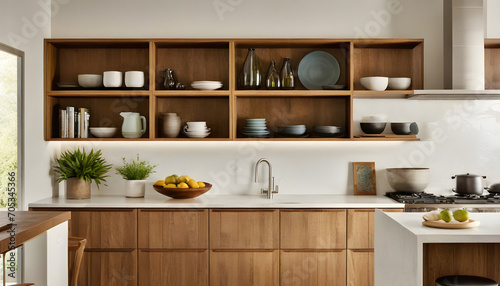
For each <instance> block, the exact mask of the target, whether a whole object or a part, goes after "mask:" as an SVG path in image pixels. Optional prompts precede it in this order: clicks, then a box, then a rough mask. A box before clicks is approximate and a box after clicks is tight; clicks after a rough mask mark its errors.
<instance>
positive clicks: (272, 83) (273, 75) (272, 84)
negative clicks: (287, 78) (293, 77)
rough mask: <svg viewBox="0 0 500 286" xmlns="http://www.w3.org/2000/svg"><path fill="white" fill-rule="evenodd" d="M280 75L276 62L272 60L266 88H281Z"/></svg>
mask: <svg viewBox="0 0 500 286" xmlns="http://www.w3.org/2000/svg"><path fill="white" fill-rule="evenodd" d="M280 86H281V84H280V76H279V74H278V71H277V70H276V62H275V61H271V64H269V69H268V70H267V74H266V89H280Z"/></svg>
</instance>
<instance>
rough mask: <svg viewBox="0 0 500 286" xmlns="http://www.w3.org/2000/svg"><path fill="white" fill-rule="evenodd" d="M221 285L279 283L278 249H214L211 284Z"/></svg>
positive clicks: (270, 285) (272, 285)
mask: <svg viewBox="0 0 500 286" xmlns="http://www.w3.org/2000/svg"><path fill="white" fill-rule="evenodd" d="M219 285H238V286H277V285H279V252H278V250H269V251H258V250H255V251H253V250H252V251H224V250H220V251H214V250H212V251H211V253H210V286H219Z"/></svg>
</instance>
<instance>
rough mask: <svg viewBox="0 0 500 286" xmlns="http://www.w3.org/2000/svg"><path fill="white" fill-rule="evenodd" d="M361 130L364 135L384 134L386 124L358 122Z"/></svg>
mask: <svg viewBox="0 0 500 286" xmlns="http://www.w3.org/2000/svg"><path fill="white" fill-rule="evenodd" d="M359 124H360V125H361V130H363V132H365V133H366V134H380V133H382V132H384V129H385V125H386V124H387V123H386V122H360V123H359Z"/></svg>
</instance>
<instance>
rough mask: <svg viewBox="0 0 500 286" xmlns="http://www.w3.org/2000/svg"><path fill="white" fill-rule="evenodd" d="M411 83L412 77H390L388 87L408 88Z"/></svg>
mask: <svg viewBox="0 0 500 286" xmlns="http://www.w3.org/2000/svg"><path fill="white" fill-rule="evenodd" d="M410 85H411V78H409V77H390V78H389V83H388V88H389V89H399V90H403V89H408V88H409V87H410Z"/></svg>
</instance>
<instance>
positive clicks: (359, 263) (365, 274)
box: [347, 250, 375, 286]
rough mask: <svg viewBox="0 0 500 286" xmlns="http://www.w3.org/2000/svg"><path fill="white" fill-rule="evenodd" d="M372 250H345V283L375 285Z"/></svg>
mask: <svg viewBox="0 0 500 286" xmlns="http://www.w3.org/2000/svg"><path fill="white" fill-rule="evenodd" d="M373 254H374V253H373V250H347V285H349V286H373V285H375V282H374V279H375V272H374V259H375V258H374V255H373Z"/></svg>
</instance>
